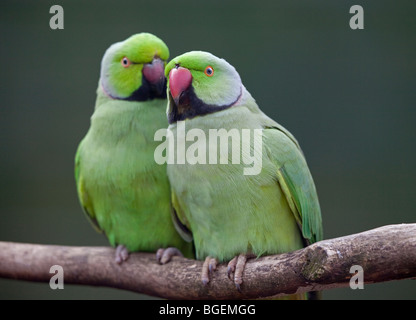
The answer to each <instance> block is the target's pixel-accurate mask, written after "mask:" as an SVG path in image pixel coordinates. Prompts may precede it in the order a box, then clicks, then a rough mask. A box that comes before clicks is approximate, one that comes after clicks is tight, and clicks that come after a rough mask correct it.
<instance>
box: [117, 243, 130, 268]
mask: <svg viewBox="0 0 416 320" xmlns="http://www.w3.org/2000/svg"><path fill="white" fill-rule="evenodd" d="M128 258H129V251H128V250H127V248H126V247H125V246H123V245H122V244H120V245H118V246H117V248H116V254H115V261H116V263H117V264H122V263H123V262H124V261H126V260H127V259H128Z"/></svg>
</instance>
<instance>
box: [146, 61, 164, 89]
mask: <svg viewBox="0 0 416 320" xmlns="http://www.w3.org/2000/svg"><path fill="white" fill-rule="evenodd" d="M142 72H143V75H144V77H145V78H146V79H147V81H149V82H150V83H151V84H157V83H159V82H160V81H163V78H164V77H165V64H164V63H163V61H162V60H160V59H159V58H155V59H153V61H152V63H146V64H145V65H144V66H143V71H142Z"/></svg>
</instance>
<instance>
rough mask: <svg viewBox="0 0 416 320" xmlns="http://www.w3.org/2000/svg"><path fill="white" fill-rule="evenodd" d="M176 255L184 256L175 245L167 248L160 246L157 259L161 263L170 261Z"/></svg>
mask: <svg viewBox="0 0 416 320" xmlns="http://www.w3.org/2000/svg"><path fill="white" fill-rule="evenodd" d="M174 256H178V257H183V254H182V252H181V251H180V250H179V249H177V248H175V247H169V248H166V249H163V248H160V249H159V250H157V251H156V260H157V262H159V263H160V264H166V263H168V262H169V261H170V260H172V257H174Z"/></svg>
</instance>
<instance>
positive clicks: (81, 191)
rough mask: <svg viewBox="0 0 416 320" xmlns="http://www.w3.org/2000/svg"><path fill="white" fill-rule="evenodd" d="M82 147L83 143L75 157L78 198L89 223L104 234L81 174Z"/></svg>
mask: <svg viewBox="0 0 416 320" xmlns="http://www.w3.org/2000/svg"><path fill="white" fill-rule="evenodd" d="M81 146H82V141H81V143H80V144H79V147H78V150H77V153H76V155H75V183H76V186H77V192H78V198H79V201H80V203H81V207H82V209H83V211H84V213H85V215H86V216H87V218H88V221H90V222H91V224H92V226H93V227H94V229H95V230H96V231H97V232H99V233H102V232H103V231H102V230H101V229H100V227H99V226H98V222H97V220H96V219H95V213H94V209H93V206H92V203H91V201H90V200H89V196H88V192H87V191H86V190H85V185H84V179H83V178H82V176H81V174H80V165H81V159H80V158H81V152H80V149H81Z"/></svg>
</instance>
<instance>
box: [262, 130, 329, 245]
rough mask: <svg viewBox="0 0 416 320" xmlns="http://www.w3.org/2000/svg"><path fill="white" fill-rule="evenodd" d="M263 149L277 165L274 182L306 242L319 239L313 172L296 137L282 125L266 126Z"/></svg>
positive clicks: (320, 227)
mask: <svg viewBox="0 0 416 320" xmlns="http://www.w3.org/2000/svg"><path fill="white" fill-rule="evenodd" d="M263 137H264V142H265V148H266V150H267V152H268V156H269V157H270V159H271V160H272V161H273V162H274V163H275V164H276V176H277V181H278V183H279V185H280V187H281V189H282V191H283V193H284V195H285V197H286V200H287V202H288V204H289V207H290V209H291V211H292V213H293V215H294V217H295V219H296V222H297V223H298V225H299V227H300V229H301V230H302V235H303V237H304V239H305V240H306V242H307V244H310V243H314V242H316V241H320V240H322V237H323V231H322V218H321V209H320V206H319V201H318V195H317V192H316V188H315V184H314V182H313V179H312V175H311V173H310V171H309V168H308V165H307V164H306V160H305V158H304V156H303V153H302V151H301V150H300V148H299V147H298V145H297V143H296V140H295V141H293V139H292V138H291V135H290V134H289V133H288V132H286V130H285V129H284V128H282V127H274V128H266V129H264V132H263Z"/></svg>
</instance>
